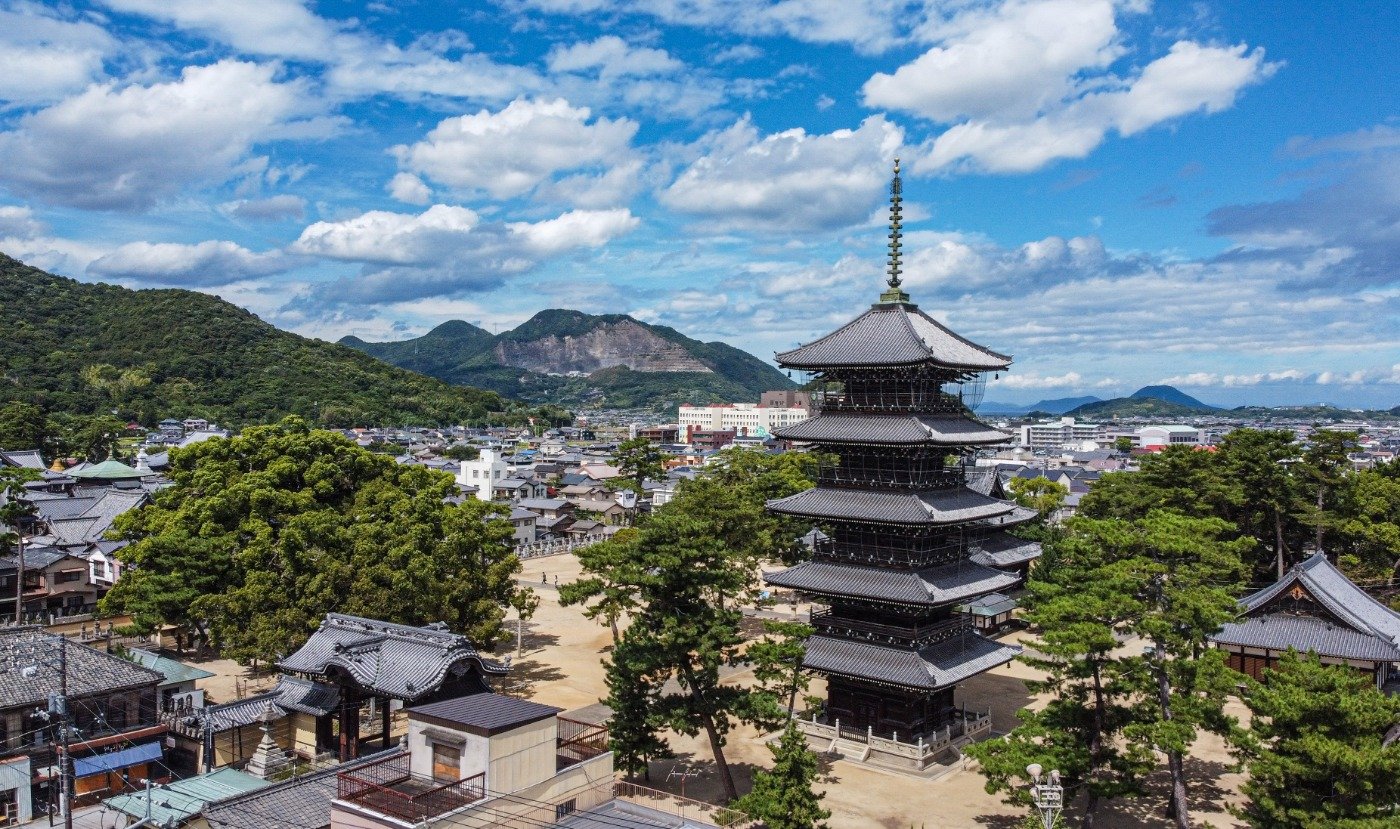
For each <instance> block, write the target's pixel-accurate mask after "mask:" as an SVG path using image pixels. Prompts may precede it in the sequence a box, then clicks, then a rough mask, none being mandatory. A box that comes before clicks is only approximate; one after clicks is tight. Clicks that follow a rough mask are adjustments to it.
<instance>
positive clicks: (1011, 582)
mask: <svg viewBox="0 0 1400 829" xmlns="http://www.w3.org/2000/svg"><path fill="white" fill-rule="evenodd" d="M763 578H764V581H766V582H768V583H769V584H771V585H774V586H776V587H786V588H790V589H793V590H798V591H801V592H804V593H811V594H815V595H821V596H849V597H851V598H856V599H869V600H874V601H883V602H890V603H893V604H906V605H926V606H929V607H938V606H941V605H949V604H954V603H956V602H961V601H966V600H967V599H969V598H973V597H976V596H981V595H982V594H984V593H991V592H992V591H995V590H1003V589H1006V588H1009V587H1014V586H1015V585H1016V583H1017V582H1018V581H1019V579H1018V577H1017V576H1015V575H1012V574H1011V573H1004V572H1002V571H1000V570H994V569H992V568H990V567H983V566H982V565H980V564H974V563H972V562H970V561H966V560H964V561H958V562H954V563H952V564H940V565H938V566H936V567H926V568H924V569H922V570H913V571H910V570H892V569H886V568H882V567H859V566H855V565H849V564H835V563H832V562H825V561H807V562H803V563H802V564H798V565H797V566H795V567H790V568H788V569H787V570H783V571H782V572H779V573H772V574H768V573H765V574H764V576H763Z"/></svg>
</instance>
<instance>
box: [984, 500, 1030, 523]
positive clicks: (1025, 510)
mask: <svg viewBox="0 0 1400 829" xmlns="http://www.w3.org/2000/svg"><path fill="white" fill-rule="evenodd" d="M1037 515H1039V513H1037V512H1036V511H1035V510H1033V509H1030V508H1029V507H1023V506H1020V505H1019V504H1013V505H1012V508H1011V511H1010V512H1008V513H1005V514H1002V515H998V516H995V517H993V518H987V519H985V520H982V521H978V522H977V526H979V527H986V528H989V529H1003V528H1005V527H1014V526H1016V525H1018V524H1024V523H1026V522H1027V521H1034V520H1035V518H1036V516H1037Z"/></svg>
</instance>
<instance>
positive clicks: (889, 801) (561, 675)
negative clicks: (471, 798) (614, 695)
mask: <svg viewBox="0 0 1400 829" xmlns="http://www.w3.org/2000/svg"><path fill="white" fill-rule="evenodd" d="M578 572H579V568H578V561H577V559H575V558H574V557H573V556H572V555H568V556H553V557H548V558H541V559H534V560H530V561H526V562H525V566H524V571H523V572H522V574H521V576H520V583H521V584H524V585H527V586H530V587H532V588H534V589H535V591H536V592H537V593H539V595H540V598H541V602H540V607H539V609H538V610H537V611H536V612H535V616H534V618H533V619H532V620H531V621H529V622H527V623H525V636H524V642H525V653H524V656H523V657H517V658H516V659H515V660H514V666H513V669H512V671H511V676H510V677H509V678H508V680H507V681H506V682H505V683H504V684H503V687H501V688H500V690H502V691H503V692H506V693H512V694H520V695H523V696H527V697H529V698H530V699H533V700H536V701H538V702H543V703H546V704H549V705H557V706H559V707H561V708H564V709H573V708H581V707H583V706H586V705H591V704H593V703H595V702H597V701H598V700H599V699H601V698H602V697H603V696H605V695H606V693H607V689H606V688H605V686H604V684H603V667H602V659H603V658H604V657H605V656H606V655H607V652H608V649H609V648H610V646H611V644H612V636H611V634H610V633H609V631H608V628H607V626H606V625H601V624H598V623H596V622H593V621H590V620H588V619H586V618H584V617H583V614H582V612H581V611H579V610H578V609H577V608H571V607H561V606H560V605H559V602H558V594H557V592H556V591H555V588H554V580H555V577H556V576H557V577H558V580H559V581H560V582H561V583H567V582H569V581H571V580H573V579H574V578H576V577H577V576H578ZM542 574H543V575H544V576H545V577H546V583H544V584H541V581H540V576H541V575H542ZM777 609H778V610H779V611H786V610H787V609H788V607H787V606H786V605H784V606H781V607H779V608H777ZM799 610H800V611H805V608H799ZM510 625H511V627H512V628H513V625H514V622H513V621H512V622H510ZM1021 638H1024V634H1020V633H1012V634H1009V635H1007V636H1006V637H1004V639H1005V640H1006V641H1017V640H1019V639H1021ZM514 644H515V642H514V637H511V639H510V641H509V643H508V645H509V647H508V648H507V647H506V645H504V644H503V646H502V647H501V649H499V650H498V651H497V655H498V656H504V655H506V654H507V653H511V654H514V652H515V651H514ZM1034 676H1035V673H1034V672H1033V671H1032V669H1030V668H1029V667H1027V666H1026V665H1023V664H1021V663H1019V662H1013V663H1012V664H1011V665H1010V666H1002V667H998V668H996V669H994V670H992V671H989V672H988V673H986V674H983V675H981V676H979V677H976V678H975V679H972V680H969V681H968V682H967V683H966V687H965V688H964V689H963V690H962V691H960V692H959V694H960V697H959V701H961V695H962V694H966V695H967V700H968V707H969V708H984V707H987V706H989V705H990V707H991V708H992V722H993V727H994V728H995V729H996V730H997V731H998V732H1004V731H1006V730H1009V729H1010V728H1012V727H1014V726H1015V724H1016V711H1018V710H1019V709H1021V708H1023V707H1026V706H1028V705H1029V706H1034V705H1036V704H1037V701H1036V700H1035V699H1034V698H1033V697H1032V696H1031V695H1030V694H1029V693H1028V692H1027V690H1026V686H1025V681H1024V680H1026V679H1027V678H1033V677H1034ZM751 678H752V676H751V674H750V672H748V671H740V672H737V673H736V674H734V675H733V676H732V677H731V678H730V681H734V682H744V681H747V680H750V679H751ZM812 693H817V694H820V693H822V688H821V685H820V681H819V680H818V681H817V682H814V683H813V691H812ZM1242 711H1243V708H1240V709H1239V710H1237V711H1236V712H1235V713H1237V714H1238V713H1240V712H1242ZM670 742H671V746H672V748H673V749H674V750H675V752H676V754H677V759H675V760H673V761H672V760H662V761H657V762H655V763H654V764H653V765H652V770H651V782H650V783H649V784H648V785H651V786H653V787H655V788H659V789H665V790H667V791H671V792H674V793H676V794H682V793H683V794H685V795H687V796H689V797H695V798H699V799H701V800H709V801H712V802H715V801H718V800H719V799H720V785H719V781H718V779H717V777H716V775H715V771H714V761H713V757H712V756H711V753H710V749H709V744H708V742H706V741H705V740H704V739H703V738H689V737H684V736H679V735H671V738H670ZM725 757H726V759H727V760H728V761H729V763H730V766H731V767H732V768H733V769H734V771H735V776H736V778H737V780H738V784H739V787H740V791H743V790H745V789H746V788H747V787H748V781H749V778H750V776H751V775H752V772H753V770H754V768H756V767H758V768H766V767H767V766H768V764H769V761H770V758H771V755H770V754H769V752H768V750H767V746H766V744H765V743H764V735H761V734H759V733H757V732H756V731H754V730H753V729H749V728H746V727H739V728H738V729H736V730H735V731H734V732H732V733H731V734H730V737H729V743H728V745H727V746H726V751H725ZM1229 762H1230V758H1229V754H1228V753H1227V752H1226V751H1225V750H1224V746H1223V745H1222V744H1221V743H1220V741H1219V740H1218V739H1216V738H1213V737H1208V738H1205V739H1202V740H1201V741H1200V742H1199V743H1198V744H1197V745H1196V746H1195V748H1194V749H1193V751H1192V758H1191V759H1190V760H1188V768H1189V770H1190V772H1191V774H1192V777H1193V785H1192V799H1193V803H1192V806H1193V812H1192V817H1193V819H1194V821H1195V822H1196V823H1197V824H1198V825H1202V826H1210V827H1221V828H1222V829H1223V827H1238V826H1240V825H1241V824H1239V823H1238V822H1237V821H1235V820H1234V819H1233V818H1231V817H1230V815H1229V814H1228V812H1226V811H1225V809H1224V806H1223V803H1224V802H1225V801H1226V800H1228V799H1236V798H1237V797H1238V796H1237V794H1236V791H1237V789H1238V785H1239V782H1240V776H1239V775H1237V774H1232V773H1228V770H1227V767H1228V765H1229ZM687 769H689V770H690V771H692V772H695V773H696V774H694V775H693V776H688V777H684V778H682V777H681V776H680V774H679V773H680V772H684V771H686V770H687ZM673 770H675V771H676V772H677V774H676V775H674V776H673V775H671V772H672V771H673ZM1165 777H1166V775H1165V773H1161V774H1158V775H1156V776H1154V778H1153V779H1152V780H1151V781H1150V785H1151V788H1152V789H1153V792H1152V796H1149V797H1144V798H1138V799H1136V800H1124V801H1123V802H1121V803H1116V804H1112V805H1110V806H1109V807H1106V808H1105V809H1103V810H1101V812H1100V815H1099V818H1098V820H1097V821H1096V825H1097V826H1099V827H1103V829H1156V828H1157V827H1167V826H1169V825H1170V823H1169V821H1167V820H1166V819H1165V818H1163V817H1162V815H1161V810H1162V807H1163V805H1164V804H1165V786H1166V779H1165ZM668 778H669V779H668ZM983 783H984V780H983V778H982V775H981V774H979V773H978V771H977V769H976V766H975V764H974V763H973V762H972V761H970V760H967V761H962V763H960V764H959V765H957V766H955V767H952V768H950V769H949V770H948V771H947V772H946V773H944V774H942V775H941V776H939V777H937V778H936V779H932V780H928V779H922V778H917V777H912V776H908V775H902V774H898V773H895V772H886V771H883V770H880V769H874V768H871V767H869V766H863V765H857V764H855V763H850V762H846V761H843V760H838V761H835V762H827V761H823V766H822V777H821V785H822V786H824V787H825V790H826V800H825V801H824V802H825V805H826V807H827V808H828V809H830V810H831V812H832V816H831V820H829V821H828V823H829V824H830V826H831V827H832V829H867V827H869V828H870V829H874V828H875V827H879V828H880V829H906V827H923V829H944V828H945V827H946V829H963V827H967V829H1011V827H1013V826H1015V825H1017V822H1018V821H1019V820H1020V819H1021V818H1023V817H1024V816H1025V814H1026V812H1025V810H1024V809H1021V808H1018V807H1013V806H1008V805H1007V804H1005V803H1002V802H1001V798H1000V795H990V794H987V792H986V791H985V790H984V789H983ZM683 786H684V792H682V787H683Z"/></svg>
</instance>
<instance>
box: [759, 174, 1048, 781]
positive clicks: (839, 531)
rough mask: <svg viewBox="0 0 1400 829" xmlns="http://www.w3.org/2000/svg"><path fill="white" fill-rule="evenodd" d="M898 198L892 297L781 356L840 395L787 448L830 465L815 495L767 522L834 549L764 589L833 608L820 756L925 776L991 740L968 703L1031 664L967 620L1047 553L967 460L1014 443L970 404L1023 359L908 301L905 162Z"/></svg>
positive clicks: (824, 657) (987, 726) (822, 663)
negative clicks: (816, 534) (1019, 663)
mask: <svg viewBox="0 0 1400 829" xmlns="http://www.w3.org/2000/svg"><path fill="white" fill-rule="evenodd" d="M891 190H892V195H891V209H890V214H891V215H890V219H891V222H890V224H891V229H890V231H891V232H890V265H889V282H888V285H889V289H888V290H886V291H885V292H884V293H882V294H881V295H880V300H879V302H877V303H875V304H874V305H873V306H872V307H871V308H870V310H868V311H866V312H865V313H864V314H862V315H861V316H860V317H858V318H856V319H855V320H853V321H852V322H850V323H848V324H846V325H845V326H843V327H841V328H839V329H837V330H836V331H834V332H832V333H831V334H828V335H827V336H825V337H822V338H821V339H819V340H816V341H814V342H811V343H808V344H807V345H804V346H801V347H799V348H797V349H794V350H792V351H789V352H786V353H784V354H779V355H778V364H779V365H781V366H783V367H784V368H790V369H794V370H798V371H803V372H811V373H814V374H816V375H817V377H818V378H819V380H820V381H821V382H822V383H823V384H824V385H833V386H837V387H839V389H840V391H839V392H836V393H828V394H826V395H824V396H823V399H822V403H821V408H820V412H819V414H817V416H815V417H813V418H811V419H810V420H807V421H805V422H803V423H800V424H796V425H794V426H790V427H787V428H785V429H781V430H779V432H778V435H777V436H778V437H779V438H780V439H783V440H791V441H797V442H802V443H808V444H812V445H814V446H815V447H817V448H818V449H819V450H820V451H821V453H822V457H823V460H822V462H821V466H820V468H819V470H818V478H817V486H816V487H815V488H813V489H809V490H807V491H805V492H801V493H798V494H796V495H792V496H789V497H787V498H780V499H777V500H774V501H770V502H768V509H769V511H771V512H773V513H776V514H779V515H789V516H795V517H798V518H801V519H804V520H806V521H810V522H812V523H816V524H818V525H819V526H820V528H821V530H822V534H823V535H824V536H825V537H824V538H822V539H820V540H818V541H817V542H816V543H815V544H814V548H813V555H812V560H811V561H807V562H804V563H802V564H798V565H797V566H795V567H791V568H788V569H787V570H783V571H781V572H778V573H768V574H765V579H766V581H767V582H768V584H770V585H773V586H775V587H782V588H786V589H789V590H795V591H797V592H799V593H802V594H805V595H807V596H810V597H812V600H813V601H814V602H815V603H818V605H819V607H818V609H815V610H813V611H812V618H811V623H812V626H813V628H815V630H816V633H815V634H814V635H813V636H812V637H810V638H809V639H808V640H807V642H806V655H805V656H804V657H803V663H802V664H803V666H804V667H805V668H807V669H808V670H810V671H813V672H815V673H818V674H822V675H825V676H826V688H827V697H826V703H825V706H824V709H823V710H822V711H821V712H820V713H816V714H813V715H812V716H811V717H810V719H809V718H804V719H803V721H802V723H801V724H800V727H801V728H802V730H803V731H804V732H805V733H806V734H807V736H808V738H809V739H811V740H813V741H814V742H816V743H818V744H821V745H824V746H825V745H831V746H836V745H837V744H838V743H843V742H845V741H854V742H857V743H859V744H861V745H859V746H857V747H855V748H853V749H851V750H852V751H855V752H860V756H862V757H864V758H866V759H879V760H880V761H881V762H884V763H890V764H897V765H902V766H906V767H913V768H914V769H924V768H927V767H928V766H929V765H930V764H931V763H932V762H934V759H933V758H935V757H936V756H938V755H939V754H940V753H942V752H944V751H947V750H949V748H950V746H952V745H953V743H954V741H958V740H965V739H972V738H975V737H978V736H986V735H989V734H990V732H991V720H990V718H989V715H988V713H987V712H986V711H985V710H984V711H981V712H978V711H977V709H976V707H975V701H972V700H968V699H967V697H966V696H964V697H963V698H962V699H961V700H955V696H954V695H955V689H957V688H959V687H961V685H960V684H961V683H963V682H964V681H965V680H967V679H969V678H971V677H973V676H976V675H977V674H980V673H982V672H984V671H987V670H989V669H991V668H993V667H995V666H997V665H1000V664H1003V663H1006V662H1009V661H1010V660H1011V659H1012V658H1014V657H1015V656H1016V655H1017V654H1018V653H1019V652H1020V648H1018V647H1016V646H1014V645H1006V644H1002V643H1000V642H997V641H994V640H991V639H987V638H984V637H983V636H981V635H980V634H979V633H978V632H977V631H976V630H975V629H974V625H973V621H972V618H971V617H970V616H969V615H968V614H967V613H964V612H962V611H959V610H958V609H957V608H958V606H959V605H965V604H968V603H971V602H975V601H977V600H978V599H980V598H981V597H983V596H987V595H988V594H991V593H995V592H998V591H1002V590H1006V589H1009V588H1012V587H1014V586H1016V585H1017V584H1018V583H1019V582H1020V581H1021V579H1022V572H1021V571H1022V568H1023V567H1024V565H1025V563H1026V562H1027V561H1029V560H1031V559H1033V558H1035V557H1037V556H1038V555H1039V554H1040V546H1039V545H1038V544H1036V543H1035V542H1031V541H1025V540H1022V539H1019V538H1015V537H1013V536H1010V535H1008V534H1007V533H1006V532H1005V529H1006V528H1007V527H1010V526H1013V525H1015V524H1018V523H1022V522H1025V521H1027V520H1030V519H1031V518H1033V517H1034V515H1035V514H1034V512H1033V511H1031V510H1027V509H1024V508H1021V507H1018V506H1017V505H1016V504H1014V503H1012V502H1009V501H1007V500H1005V499H1004V498H1001V497H998V495H999V492H998V490H997V488H996V482H995V480H994V477H995V476H993V475H990V474H980V475H977V476H976V477H975V478H973V477H970V476H969V475H968V473H967V470H966V464H965V462H964V460H962V459H964V458H967V457H968V456H970V455H971V454H972V453H973V452H974V451H975V450H976V449H977V448H978V447H982V446H991V445H996V444H999V443H1003V442H1006V441H1007V440H1009V439H1010V437H1009V436H1008V435H1007V434H1006V433H1004V432H1000V431H998V430H996V429H993V428H992V427H990V426H988V425H986V424H984V423H981V422H979V421H978V420H976V419H975V418H973V417H972V416H971V414H970V413H969V412H968V411H967V409H966V408H965V407H964V405H963V396H962V395H961V394H959V391H960V390H961V387H962V384H963V383H966V382H976V381H977V380H978V379H980V375H982V374H983V373H986V372H996V371H1004V370H1005V369H1006V368H1007V367H1008V366H1009V365H1010V364H1011V358H1010V357H1007V356H1005V355H1002V354H997V353H996V352H993V351H991V350H989V349H986V348H983V347H982V346H979V345H976V344H974V343H972V342H969V341H968V340H965V339H963V338H962V337H960V336H958V335H957V334H954V333H953V332H952V331H949V330H948V329H947V328H945V327H943V326H942V325H940V324H939V323H938V322H937V321H935V320H934V319H933V318H931V317H929V316H928V315H927V314H925V313H924V312H923V311H921V310H919V308H918V306H916V305H914V304H913V303H912V302H910V299H909V295H908V294H907V293H905V292H904V291H903V290H901V288H900V279H899V274H900V267H899V248H900V242H899V239H900V232H899V231H900V225H899V205H900V194H899V190H900V184H899V167H898V164H897V162H896V167H895V178H894V182H893V186H892V188H891ZM959 703H961V704H959Z"/></svg>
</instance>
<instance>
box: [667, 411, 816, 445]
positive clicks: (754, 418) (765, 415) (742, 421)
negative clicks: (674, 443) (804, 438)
mask: <svg viewBox="0 0 1400 829" xmlns="http://www.w3.org/2000/svg"><path fill="white" fill-rule="evenodd" d="M811 416H812V412H811V410H810V409H808V408H807V407H805V406H802V407H797V406H793V407H786V406H765V405H763V404H762V403H721V404H717V405H714V406H692V405H689V404H685V405H682V406H681V407H680V413H679V415H678V418H677V419H678V420H679V422H680V428H681V431H683V432H684V431H686V430H687V429H690V428H695V429H707V430H718V429H733V430H735V431H736V432H737V433H738V434H740V435H753V436H758V437H763V436H765V435H770V434H772V433H773V431H774V430H776V429H781V428H783V427H785V426H791V425H793V424H795V423H801V422H802V421H804V420H806V419H807V418H809V417H811Z"/></svg>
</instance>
